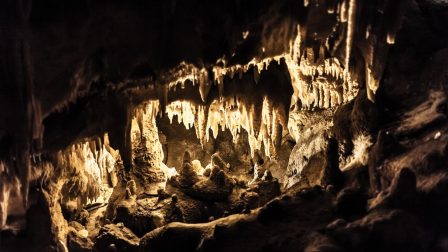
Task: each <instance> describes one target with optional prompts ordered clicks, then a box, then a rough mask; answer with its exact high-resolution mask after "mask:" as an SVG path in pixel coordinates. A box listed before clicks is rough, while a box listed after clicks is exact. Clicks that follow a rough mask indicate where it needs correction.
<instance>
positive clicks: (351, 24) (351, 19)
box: [345, 0, 357, 71]
mask: <svg viewBox="0 0 448 252" xmlns="http://www.w3.org/2000/svg"><path fill="white" fill-rule="evenodd" d="M356 7H357V4H356V0H349V7H348V23H347V38H346V40H345V45H346V47H345V70H346V71H349V68H350V53H351V50H352V44H353V37H354V34H355V29H356Z"/></svg>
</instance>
